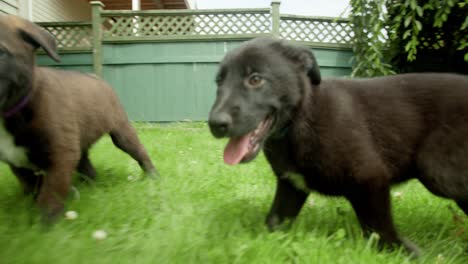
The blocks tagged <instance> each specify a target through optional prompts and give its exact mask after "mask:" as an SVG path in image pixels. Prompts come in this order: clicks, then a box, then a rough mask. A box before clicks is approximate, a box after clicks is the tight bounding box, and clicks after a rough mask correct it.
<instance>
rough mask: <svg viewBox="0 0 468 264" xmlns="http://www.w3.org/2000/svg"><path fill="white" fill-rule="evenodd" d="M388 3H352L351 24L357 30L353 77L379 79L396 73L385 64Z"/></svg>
mask: <svg viewBox="0 0 468 264" xmlns="http://www.w3.org/2000/svg"><path fill="white" fill-rule="evenodd" d="M384 2H385V0H351V8H352V9H351V13H352V14H353V15H352V16H351V20H350V23H351V24H352V25H353V29H354V44H353V54H354V56H353V60H354V67H353V72H352V73H351V75H352V76H379V75H388V74H392V73H394V72H393V71H392V70H391V66H390V65H389V64H388V63H386V62H385V61H384V55H383V51H384V50H385V49H386V36H385V35H384V33H385V31H384V27H385V21H386V20H387V17H386V14H385V13H384V12H383V10H382V8H383V6H384Z"/></svg>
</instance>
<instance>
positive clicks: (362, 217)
mask: <svg viewBox="0 0 468 264" xmlns="http://www.w3.org/2000/svg"><path fill="white" fill-rule="evenodd" d="M347 198H348V200H349V201H350V202H351V205H352V206H353V208H354V211H355V212H356V215H357V217H358V219H359V223H360V224H361V227H362V228H363V230H364V232H365V234H367V235H368V234H369V233H370V232H376V233H377V234H379V236H380V241H381V242H383V243H385V244H387V245H389V246H391V247H392V246H400V245H403V246H404V247H405V249H406V250H407V251H408V252H409V253H410V254H412V255H413V256H415V257H417V256H419V255H420V254H421V253H420V250H419V248H418V247H417V246H416V245H414V244H413V243H412V242H411V241H409V240H406V239H403V238H400V236H399V235H398V233H397V231H396V229H395V225H394V224H393V220H392V214H391V204H390V189H389V187H388V186H382V187H379V188H378V187H375V188H374V189H372V190H367V189H360V190H355V191H354V192H352V193H351V194H349V195H347Z"/></svg>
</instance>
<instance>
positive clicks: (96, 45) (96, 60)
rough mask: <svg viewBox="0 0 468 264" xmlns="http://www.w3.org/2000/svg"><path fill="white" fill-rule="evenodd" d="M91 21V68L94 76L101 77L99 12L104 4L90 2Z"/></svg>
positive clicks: (100, 22) (100, 25)
mask: <svg viewBox="0 0 468 264" xmlns="http://www.w3.org/2000/svg"><path fill="white" fill-rule="evenodd" d="M90 4H91V8H92V21H93V68H94V74H96V75H97V76H99V77H102V21H101V11H102V8H103V7H104V4H103V3H102V2H101V1H91V2H90Z"/></svg>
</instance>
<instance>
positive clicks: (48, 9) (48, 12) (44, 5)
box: [0, 0, 91, 22]
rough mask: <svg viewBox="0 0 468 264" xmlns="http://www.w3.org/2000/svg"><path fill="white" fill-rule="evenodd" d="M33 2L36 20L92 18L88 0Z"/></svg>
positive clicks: (79, 19)
mask: <svg viewBox="0 0 468 264" xmlns="http://www.w3.org/2000/svg"><path fill="white" fill-rule="evenodd" d="M0 1H1V0H0ZM32 4H33V6H32V18H33V21H35V22H59V21H89V20H91V6H90V5H89V2H88V1H86V0H33V3H32Z"/></svg>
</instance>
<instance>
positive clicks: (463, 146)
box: [209, 39, 468, 255]
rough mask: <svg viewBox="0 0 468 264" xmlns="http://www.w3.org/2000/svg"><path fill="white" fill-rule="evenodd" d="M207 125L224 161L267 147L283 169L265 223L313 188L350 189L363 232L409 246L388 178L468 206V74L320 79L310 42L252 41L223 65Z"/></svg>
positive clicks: (295, 209)
mask: <svg viewBox="0 0 468 264" xmlns="http://www.w3.org/2000/svg"><path fill="white" fill-rule="evenodd" d="M216 81H217V84H218V91H217V98H216V101H215V103H214V105H213V108H212V110H211V114H210V120H209V125H210V129H211V131H212V133H213V135H214V136H216V137H230V138H231V139H230V141H229V143H228V145H227V146H226V149H225V154H224V159H225V162H226V163H229V164H237V163H239V162H248V161H250V160H252V159H253V158H255V156H256V155H257V154H258V152H259V150H260V149H261V148H262V147H263V149H264V152H265V154H266V157H267V158H268V161H269V163H270V165H271V167H272V169H273V171H274V173H275V174H276V176H277V190H276V196H275V199H274V201H273V205H272V208H271V211H270V213H269V215H268V217H267V220H266V221H267V224H268V226H269V227H270V228H272V229H273V228H274V227H276V226H277V225H279V224H281V223H282V222H283V221H284V220H285V219H287V218H291V219H294V218H295V217H296V216H297V214H298V213H299V211H300V209H301V207H302V205H303V203H304V201H305V200H306V198H307V195H308V194H309V192H310V191H311V190H316V191H318V192H321V193H324V194H327V195H337V196H344V197H346V198H347V199H348V200H349V202H350V203H351V205H352V206H353V208H354V210H355V212H356V215H357V217H358V219H359V221H360V223H361V226H362V227H363V229H364V230H365V231H369V230H370V231H375V232H377V233H378V234H379V235H380V237H381V239H382V240H383V241H384V242H387V243H389V244H396V245H401V244H402V245H404V246H405V247H406V248H407V249H408V250H409V251H410V252H412V253H414V254H416V255H417V254H418V249H417V247H416V246H414V245H413V244H412V243H411V242H409V241H407V240H405V239H403V238H401V237H400V236H399V235H398V233H397V231H396V229H395V226H394V224H393V220H392V215H391V208H390V186H391V185H392V184H395V183H398V182H402V181H405V180H408V179H411V178H417V179H419V180H420V181H421V182H422V183H423V184H424V185H425V186H426V187H427V188H428V189H429V190H430V191H431V192H433V193H434V194H436V195H439V196H442V197H447V198H450V199H453V200H455V201H456V202H457V204H458V205H459V206H460V208H461V209H462V210H463V211H464V212H465V213H467V214H468V140H467V135H468V77H466V76H462V75H455V74H437V73H433V74H402V75H395V76H389V77H381V78H371V79H328V80H321V78H320V71H319V67H318V65H317V63H316V60H315V58H314V56H313V54H312V53H311V52H310V50H309V49H307V48H303V47H297V46H293V45H290V44H288V43H287V42H283V41H279V40H272V39H256V40H252V41H248V42H246V43H244V44H243V45H241V46H240V47H238V48H236V49H234V50H232V51H231V52H229V53H228V54H227V55H226V56H225V58H224V60H223V61H222V62H221V64H220V68H219V72H218V76H217V79H216Z"/></svg>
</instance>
